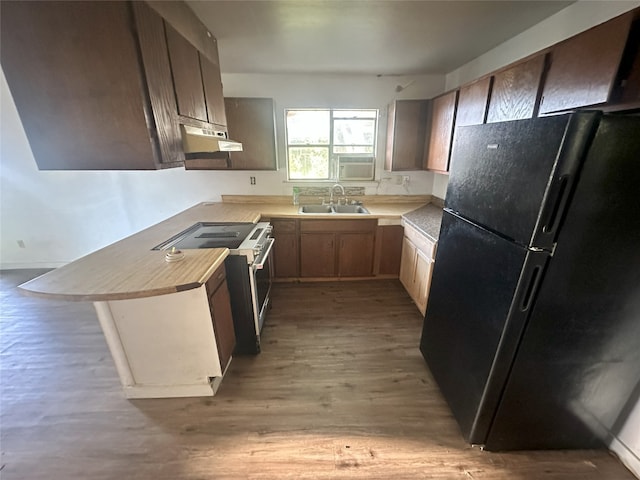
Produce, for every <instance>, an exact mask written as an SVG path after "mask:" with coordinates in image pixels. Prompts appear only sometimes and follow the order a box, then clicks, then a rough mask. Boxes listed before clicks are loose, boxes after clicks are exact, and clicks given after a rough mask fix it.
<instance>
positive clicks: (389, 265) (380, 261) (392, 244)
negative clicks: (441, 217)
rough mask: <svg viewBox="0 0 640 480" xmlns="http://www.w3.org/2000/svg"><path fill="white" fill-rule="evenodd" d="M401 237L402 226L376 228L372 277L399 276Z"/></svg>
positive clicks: (380, 226)
mask: <svg viewBox="0 0 640 480" xmlns="http://www.w3.org/2000/svg"><path fill="white" fill-rule="evenodd" d="M403 237H404V227H403V226H402V225H379V226H378V229H377V231H376V244H375V255H374V267H373V274H374V275H393V276H398V275H399V273H400V257H401V255H402V239H403Z"/></svg>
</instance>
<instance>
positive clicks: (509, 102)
mask: <svg viewBox="0 0 640 480" xmlns="http://www.w3.org/2000/svg"><path fill="white" fill-rule="evenodd" d="M544 62H545V56H544V55H538V56H537V57H534V58H532V59H530V60H527V61H526V62H522V63H519V64H517V65H514V66H513V67H511V68H508V69H506V70H502V71H501V72H498V73H496V74H495V76H494V80H493V89H492V91H491V101H490V102H489V113H488V115H487V123H492V122H504V121H507V120H519V119H523V118H532V117H534V116H535V115H536V113H537V112H536V105H537V104H538V98H539V93H540V85H541V80H542V73H543V71H544Z"/></svg>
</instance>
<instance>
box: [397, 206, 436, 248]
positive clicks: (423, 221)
mask: <svg viewBox="0 0 640 480" xmlns="http://www.w3.org/2000/svg"><path fill="white" fill-rule="evenodd" d="M402 218H403V220H404V221H405V222H406V223H408V224H409V225H411V226H412V227H415V228H416V229H417V230H419V231H420V232H421V233H423V234H424V235H426V236H427V237H429V238H430V239H431V240H434V241H436V242H437V241H438V237H439V236H440V222H441V221H442V208H440V207H437V206H435V205H433V204H428V205H424V206H422V207H420V208H418V209H416V210H413V211H411V212H408V213H405V214H404V215H403V216H402Z"/></svg>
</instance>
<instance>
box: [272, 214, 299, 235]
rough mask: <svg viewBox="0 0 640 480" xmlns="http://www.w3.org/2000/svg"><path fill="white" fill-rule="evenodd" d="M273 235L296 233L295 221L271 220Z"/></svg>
mask: <svg viewBox="0 0 640 480" xmlns="http://www.w3.org/2000/svg"><path fill="white" fill-rule="evenodd" d="M271 225H272V226H273V233H274V235H277V234H278V233H296V220H293V219H275V218H274V219H272V220H271Z"/></svg>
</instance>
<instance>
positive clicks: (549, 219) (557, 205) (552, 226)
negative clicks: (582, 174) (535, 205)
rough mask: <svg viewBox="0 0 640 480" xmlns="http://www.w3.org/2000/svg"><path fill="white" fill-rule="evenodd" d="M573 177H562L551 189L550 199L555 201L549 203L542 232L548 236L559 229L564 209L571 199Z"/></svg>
mask: <svg viewBox="0 0 640 480" xmlns="http://www.w3.org/2000/svg"><path fill="white" fill-rule="evenodd" d="M570 180H571V176H570V175H562V176H561V177H560V178H559V179H558V180H557V181H556V182H555V183H554V185H553V186H552V187H551V188H552V190H553V191H552V192H550V194H549V197H551V198H552V199H553V200H552V201H550V202H549V203H547V205H549V207H547V211H546V212H545V213H546V219H545V221H544V223H543V227H542V231H543V232H544V233H545V234H547V235H552V236H553V235H554V234H555V231H556V229H557V228H558V223H559V222H560V217H561V212H562V211H563V210H564V207H565V205H566V203H567V200H568V199H569V190H570V189H569V188H568V187H569V186H570V184H571V182H570Z"/></svg>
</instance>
